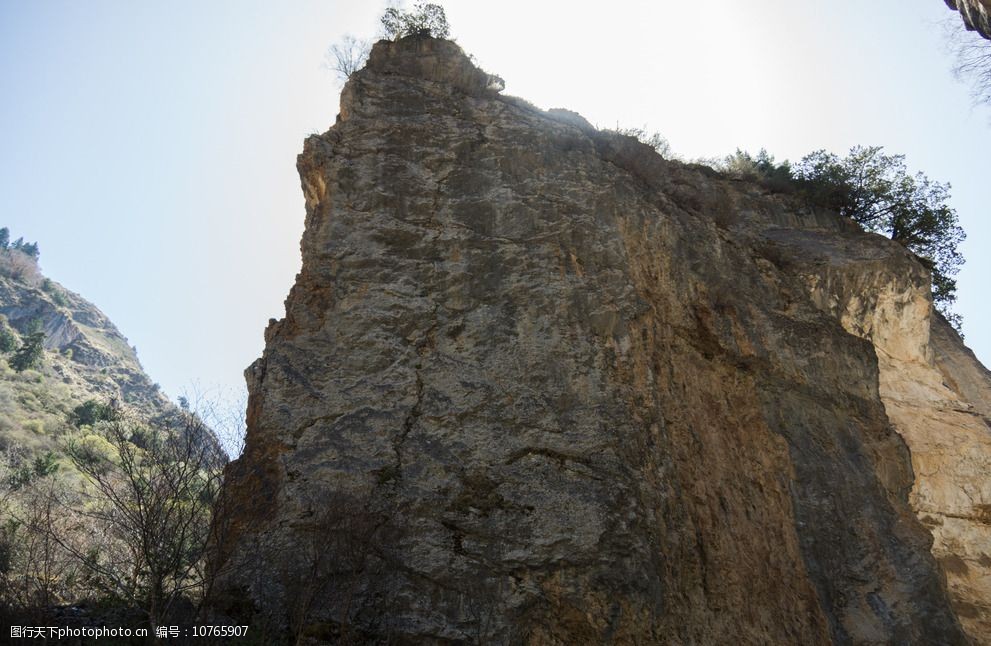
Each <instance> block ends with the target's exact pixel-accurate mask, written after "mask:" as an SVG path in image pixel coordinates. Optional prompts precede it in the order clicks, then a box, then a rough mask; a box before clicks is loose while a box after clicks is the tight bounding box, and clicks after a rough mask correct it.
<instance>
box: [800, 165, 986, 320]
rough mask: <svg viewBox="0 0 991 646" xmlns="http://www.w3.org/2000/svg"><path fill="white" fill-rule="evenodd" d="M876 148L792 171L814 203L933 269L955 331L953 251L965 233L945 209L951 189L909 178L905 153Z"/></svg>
mask: <svg viewBox="0 0 991 646" xmlns="http://www.w3.org/2000/svg"><path fill="white" fill-rule="evenodd" d="M882 151H883V149H882V148H881V147H880V146H870V147H862V146H856V147H854V148H852V149H851V150H850V152H849V154H848V155H847V156H846V157H845V158H843V159H840V158H839V157H837V156H836V155H834V154H832V153H827V152H826V151H824V150H819V151H816V152H814V153H812V154H810V155H806V156H805V157H804V158H803V159H802V161H801V162H799V163H798V165H796V166H795V168H794V177H795V180H796V181H797V182H798V185H799V190H800V191H801V192H802V193H804V194H805V195H806V196H807V197H808V198H809V199H810V201H812V202H813V203H815V204H819V205H821V206H824V207H827V208H830V209H833V210H835V211H837V212H839V213H840V214H841V215H845V216H847V217H850V218H852V219H854V220H856V221H857V222H858V223H859V224H860V225H861V226H862V227H864V228H865V229H866V230H868V231H873V232H875V233H881V234H883V235H886V236H887V237H889V238H891V239H892V240H894V241H896V242H900V243H901V244H903V245H904V246H905V247H906V248H907V249H909V250H910V251H912V252H913V253H914V254H915V255H916V256H917V257H918V258H919V259H920V260H921V261H922V262H923V263H924V264H926V266H927V267H928V268H929V269H930V270H931V271H932V282H933V287H932V291H933V301H934V303H935V305H936V307H937V308H938V309H939V310H940V311H941V312H942V313H943V314H944V315H945V316H946V317H947V319H948V320H950V322H951V323H953V324H954V326H955V327H959V323H960V317H959V315H956V314H953V313H951V312H950V310H949V308H950V306H951V305H952V304H953V302H954V301H955V300H956V281H955V280H954V279H953V276H954V275H956V273H957V272H958V271H959V270H960V265H962V264H963V256H961V255H960V252H959V251H957V247H958V246H959V245H960V243H961V242H963V240H964V239H965V237H966V235H965V234H964V232H963V229H961V228H960V225H959V223H958V220H957V214H956V211H954V210H953V209H952V208H951V207H950V206H949V205H947V203H946V202H947V200H949V198H950V185H949V184H941V183H939V182H934V181H932V180H930V179H929V178H928V177H926V176H925V175H924V174H923V173H916V174H915V175H910V174H909V173H908V171H907V170H906V168H905V156H904V155H885V154H884V153H883V152H882Z"/></svg>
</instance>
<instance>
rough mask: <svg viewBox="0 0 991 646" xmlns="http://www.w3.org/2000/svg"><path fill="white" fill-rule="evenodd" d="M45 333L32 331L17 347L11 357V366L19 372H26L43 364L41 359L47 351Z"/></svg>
mask: <svg viewBox="0 0 991 646" xmlns="http://www.w3.org/2000/svg"><path fill="white" fill-rule="evenodd" d="M44 343H45V333H44V332H32V333H31V334H29V335H28V336H27V337H25V339H24V343H23V344H22V345H21V347H19V348H18V349H17V351H16V352H15V353H14V356H12V357H11V358H10V367H11V368H13V369H14V370H16V371H17V372H24V371H25V370H27V369H28V368H36V367H37V366H39V365H41V359H42V357H43V356H44V353H45V347H44Z"/></svg>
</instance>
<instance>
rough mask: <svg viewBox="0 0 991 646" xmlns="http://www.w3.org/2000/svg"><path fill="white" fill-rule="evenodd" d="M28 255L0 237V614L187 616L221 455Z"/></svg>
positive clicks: (32, 251)
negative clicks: (73, 611) (67, 610)
mask: <svg viewBox="0 0 991 646" xmlns="http://www.w3.org/2000/svg"><path fill="white" fill-rule="evenodd" d="M39 256H40V253H39V248H38V245H37V243H25V242H24V241H23V239H20V238H19V239H18V240H16V241H15V242H13V243H11V242H10V233H9V230H8V229H7V228H3V229H0V615H2V616H3V617H4V619H5V620H9V621H8V623H13V620H14V619H15V618H16V619H17V620H19V621H22V622H23V620H25V619H28V618H34V619H36V620H38V621H39V622H42V623H44V620H47V619H51V618H52V617H53V616H54V615H53V614H52V613H54V612H57V611H58V609H59V608H62V607H65V606H67V605H71V606H73V607H77V608H78V607H85V608H87V609H88V610H86V611H85V612H83V611H80V612H82V613H83V615H84V616H82V618H78V617H77V619H79V620H80V621H92V622H97V623H99V621H102V620H104V619H106V617H107V614H106V613H111V614H113V613H116V615H119V618H121V620H122V621H124V623H125V624H128V625H136V626H138V625H144V626H155V625H158V624H159V623H160V622H162V621H164V620H165V619H166V618H168V617H174V616H176V613H184V614H185V615H189V613H194V612H195V610H196V606H197V604H198V602H199V601H200V600H201V599H202V597H203V589H204V571H205V570H204V568H203V563H204V545H205V542H206V537H207V533H208V530H209V526H210V514H211V511H212V505H213V501H214V499H215V496H216V491H217V488H218V484H219V479H220V474H221V471H222V468H223V466H224V464H225V463H226V461H227V458H226V454H225V453H224V452H223V450H222V449H221V447H220V444H219V443H218V440H217V438H216V437H215V436H214V434H213V433H212V431H210V429H209V428H207V427H206V425H205V424H204V423H203V422H202V420H201V419H200V418H199V416H198V415H196V414H195V413H194V412H192V411H190V410H182V409H180V408H178V407H176V406H174V405H173V404H172V403H171V402H170V401H169V400H168V399H167V398H166V397H165V396H164V395H163V394H162V393H161V392H160V390H159V388H158V386H157V384H154V383H153V382H152V381H151V380H150V379H149V378H148V377H147V375H145V373H144V371H143V369H142V368H141V365H140V363H139V362H138V359H137V355H136V352H135V350H134V348H133V347H132V346H130V345H129V344H128V342H127V339H126V338H124V337H123V335H121V334H120V332H119V331H118V330H117V329H116V327H115V326H114V325H113V324H112V323H111V322H110V321H109V320H108V319H107V318H106V317H105V316H104V315H103V314H102V313H101V312H100V311H99V310H98V309H96V307H94V306H93V305H92V304H90V303H88V302H86V301H85V300H84V299H82V298H81V297H80V296H78V295H76V294H74V293H72V292H70V291H69V290H67V289H65V288H64V287H62V286H60V285H58V284H57V283H56V282H55V281H53V280H51V279H49V278H46V277H44V276H43V275H42V273H41V269H40V267H39V266H38V259H39ZM116 615H115V616H116ZM101 617H102V619H101Z"/></svg>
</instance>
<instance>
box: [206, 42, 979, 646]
mask: <svg viewBox="0 0 991 646" xmlns="http://www.w3.org/2000/svg"><path fill="white" fill-rule="evenodd" d="M493 87H498V84H494V83H491V82H490V78H489V77H488V76H487V75H486V74H484V73H483V72H481V71H480V70H478V69H477V68H475V67H474V65H472V63H471V62H470V61H469V59H468V58H467V57H466V56H465V55H464V53H463V52H462V51H461V50H460V49H459V48H458V47H457V46H456V45H454V44H452V43H450V42H447V41H439V40H432V39H429V38H419V39H417V38H409V39H405V40H402V41H399V42H395V43H392V42H381V43H379V44H378V45H376V46H375V48H374V50H373V52H372V55H371V58H370V60H369V63H368V65H367V66H366V68H365V69H363V70H361V71H359V72H358V73H356V74H355V75H353V76H352V78H351V79H350V81H349V82H348V84H347V86H346V87H345V89H344V92H343V95H342V99H341V111H340V115H339V118H338V121H337V123H336V124H335V126H334V127H333V128H331V129H330V130H329V131H328V132H326V133H324V134H322V135H315V136H312V137H310V138H309V139H308V140H307V141H306V145H305V148H304V151H303V153H302V154H301V155H300V157H299V160H298V168H299V171H300V175H301V178H302V185H303V191H304V194H305V198H306V230H305V234H304V236H303V241H302V254H303V267H302V271H301V273H300V274H299V276H298V277H297V280H296V284H295V285H294V286H293V288H292V290H291V292H290V295H289V298H288V300H287V301H286V316H285V318H284V319H282V320H280V321H272V322H271V323H270V325H269V327H268V329H267V330H266V334H265V337H266V342H267V344H266V349H265V352H264V354H263V356H262V357H261V358H260V359H259V360H258V361H257V362H255V363H254V364H253V365H252V366H251V367H250V368H249V369H248V371H247V373H246V374H247V378H248V384H249V390H250V401H249V411H248V413H249V419H248V437H247V446H246V450H245V453H244V456H243V457H242V458H241V459H240V460H238V461H237V462H236V463H234V464H233V465H231V467H230V468H229V470H228V477H227V494H228V499H229V502H230V506H229V507H228V508H226V512H225V514H224V517H223V519H224V522H223V523H221V525H222V528H223V529H224V532H223V533H222V534H223V540H221V541H219V542H218V546H217V553H218V554H219V556H218V562H223V563H225V568H224V572H225V573H226V574H225V577H226V578H225V581H224V585H223V586H221V587H222V588H223V589H224V590H225V593H226V594H225V596H224V597H223V598H224V603H226V604H227V605H228V607H229V608H234V607H235V605H236V602H241V603H242V605H241V606H240V607H241V608H242V609H243V608H245V607H246V606H245V605H243V602H245V601H247V602H250V603H251V604H253V605H254V607H255V608H257V609H259V613H260V614H259V616H260V615H265V616H268V617H271V618H274V619H273V620H274V621H284V622H286V623H288V624H289V625H290V626H291V627H292V628H293V629H294V630H295V631H297V632H298V633H300V634H308V635H310V636H312V637H315V638H318V639H323V640H326V641H334V640H336V639H341V640H342V641H343V638H342V636H344V635H345V634H346V637H347V639H356V640H358V641H361V640H367V641H369V642H375V643H382V642H384V641H387V640H389V639H394V640H396V641H399V642H402V643H409V642H412V643H466V642H467V643H482V642H488V643H506V644H510V643H512V644H515V643H529V644H579V643H580V644H599V643H645V644H646V643H681V644H685V643H696V644H724V643H743V644H758V643H762V644H767V643H771V644H798V643H801V644H823V643H839V644H843V643H856V644H868V643H890V644H895V643H897V644H906V643H934V644H935V643H939V644H959V643H967V642H968V634H969V637H970V638H971V639H973V640H976V641H977V642H978V643H989V642H988V641H987V635H988V634H991V633H989V631H988V630H987V628H986V624H985V623H982V622H986V617H987V616H989V608H991V594H989V589H988V581H989V572H991V568H989V565H991V563H989V559H991V545H989V543H988V540H987V538H988V529H989V519H988V516H987V510H988V507H987V505H988V503H989V502H991V485H989V480H988V476H987V473H988V469H987V466H988V461H989V456H991V451H989V442H991V437H989V431H988V426H987V420H988V408H987V405H988V402H989V401H991V394H989V393H991V390H989V386H991V380H989V376H988V373H987V371H986V370H984V368H983V367H982V366H980V364H979V363H978V362H977V361H976V360H975V359H974V357H973V355H971V354H969V352H968V351H967V350H966V348H965V347H964V346H963V345H962V343H961V342H960V339H959V338H958V337H956V336H955V335H954V333H953V332H952V330H950V329H948V328H947V327H946V325H945V324H944V323H942V322H941V321H940V320H938V319H934V318H933V316H934V315H933V313H932V307H931V298H930V295H929V275H928V273H927V272H926V270H925V269H924V268H923V267H922V266H921V265H920V264H919V263H918V262H917V261H916V260H915V259H914V258H913V257H912V256H911V255H910V254H909V253H908V252H906V251H905V250H904V249H903V248H902V247H901V246H899V245H897V244H895V243H892V242H891V241H888V240H886V239H884V238H882V237H880V236H877V235H873V234H866V233H863V232H862V231H860V230H859V229H858V228H857V227H856V225H854V224H853V223H852V222H850V221H845V220H842V219H840V218H838V217H837V216H835V215H834V214H831V213H827V212H821V211H818V210H815V209H811V208H808V207H806V206H804V205H803V204H800V203H799V202H797V201H796V200H795V199H793V198H791V197H790V196H786V195H777V194H771V193H769V192H768V191H767V190H765V189H763V188H761V187H760V186H757V185H755V184H752V183H749V182H740V181H732V180H730V179H727V178H724V177H722V176H720V175H719V174H718V173H715V172H714V171H711V170H709V169H706V168H703V167H697V166H686V165H683V164H680V163H677V162H669V161H665V160H664V159H662V158H661V157H660V156H658V155H657V154H656V153H655V152H654V151H653V150H652V149H651V148H649V147H648V146H645V145H643V144H640V143H638V142H637V141H635V140H633V139H632V138H627V137H622V136H619V135H615V134H610V133H604V132H599V131H597V130H595V129H594V128H592V127H591V126H590V125H589V124H588V123H587V122H586V121H585V120H584V119H582V118H581V117H580V116H578V115H576V114H574V113H571V112H568V111H564V110H551V111H549V112H543V111H540V110H538V109H536V108H534V107H533V106H530V105H528V104H526V103H525V102H523V101H520V100H518V99H514V98H510V97H503V96H500V95H499V94H497V93H496V91H495V90H494V89H491V88H493ZM934 537H935V538H934ZM225 559H226V560H225ZM982 639H983V640H984V641H983V642H982V641H981V640H982Z"/></svg>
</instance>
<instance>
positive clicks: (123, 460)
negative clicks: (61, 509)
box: [52, 415, 223, 626]
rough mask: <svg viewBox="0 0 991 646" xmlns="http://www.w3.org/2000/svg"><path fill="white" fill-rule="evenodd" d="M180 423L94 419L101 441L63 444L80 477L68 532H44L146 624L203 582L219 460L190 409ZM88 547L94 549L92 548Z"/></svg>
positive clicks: (156, 622)
mask: <svg viewBox="0 0 991 646" xmlns="http://www.w3.org/2000/svg"><path fill="white" fill-rule="evenodd" d="M184 419H185V421H186V426H184V427H182V428H171V429H159V428H154V427H149V426H147V425H144V424H140V423H138V422H136V421H134V420H129V419H126V418H125V419H119V420H113V421H109V422H104V423H102V424H101V425H100V427H99V437H101V438H102V439H103V440H104V441H103V442H102V443H98V444H94V443H93V442H86V441H85V440H82V441H79V440H77V441H70V442H69V443H68V445H67V446H66V455H67V456H68V457H69V459H70V460H71V461H72V463H73V465H74V466H75V467H76V469H77V470H78V471H79V472H80V473H81V474H82V475H83V476H84V478H85V479H86V480H87V481H88V484H89V487H88V488H87V490H86V491H85V492H84V493H83V496H84V498H85V500H84V501H83V504H81V505H80V504H76V505H71V506H67V507H66V510H67V512H69V511H71V513H73V514H74V516H75V517H76V518H77V520H78V524H77V526H76V527H74V528H72V529H73V530H74V531H70V532H67V533H54V532H53V533H52V538H53V539H54V540H55V541H57V542H58V544H59V545H60V546H61V547H62V548H63V549H65V550H66V551H67V552H68V553H69V554H71V555H72V556H73V557H74V558H75V559H77V560H78V562H79V563H80V564H81V565H82V566H83V567H85V568H86V569H87V570H88V571H89V572H90V573H91V574H92V575H93V576H94V577H96V578H97V579H98V580H99V581H100V582H101V584H102V585H103V586H105V587H106V589H107V591H110V592H113V593H114V594H116V595H117V596H119V597H120V598H122V599H123V600H124V601H126V602H128V603H131V604H134V605H137V606H140V607H142V608H143V609H144V610H145V611H146V612H147V614H148V619H149V621H150V622H151V624H152V625H153V626H157V625H159V622H160V621H161V620H162V619H163V618H165V617H166V616H168V614H169V612H170V610H171V609H172V607H173V604H174V603H175V602H176V601H177V600H178V599H180V598H181V597H183V596H184V595H196V594H197V593H199V592H201V590H202V586H203V554H204V547H205V544H206V540H207V537H208V528H209V519H210V512H211V506H212V504H213V501H214V499H215V498H216V494H217V490H218V488H219V483H220V476H221V469H222V465H223V459H222V458H221V457H220V456H218V455H217V451H216V446H215V445H214V444H212V443H208V442H204V441H202V440H203V438H202V431H203V429H202V425H201V424H200V422H199V420H198V419H196V418H195V417H194V416H192V415H186V416H185V417H184ZM94 546H98V548H97V549H94Z"/></svg>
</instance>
